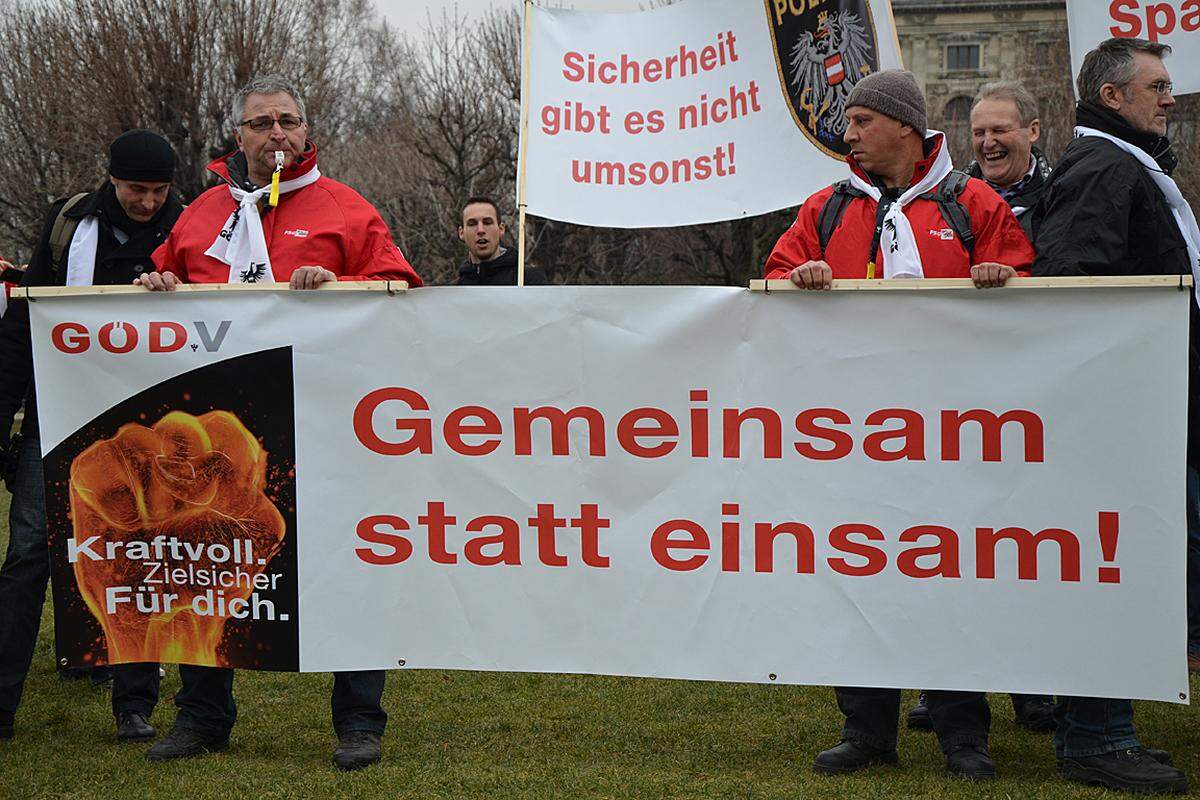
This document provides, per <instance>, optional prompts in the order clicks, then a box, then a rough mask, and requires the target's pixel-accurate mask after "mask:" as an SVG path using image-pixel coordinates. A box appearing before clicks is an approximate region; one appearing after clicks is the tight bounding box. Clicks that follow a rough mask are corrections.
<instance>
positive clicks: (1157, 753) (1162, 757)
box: [1142, 747, 1175, 767]
mask: <svg viewBox="0 0 1200 800" xmlns="http://www.w3.org/2000/svg"><path fill="white" fill-rule="evenodd" d="M1142 752H1143V753H1145V754H1146V755H1148V756H1150V757H1151V758H1153V759H1154V760H1155V761H1157V762H1158V763H1160V764H1166V765H1167V766H1168V767H1173V766H1175V761H1174V760H1173V759H1172V758H1171V754H1170V753H1168V752H1167V751H1166V750H1157V749H1155V748H1153V747H1143V748H1142Z"/></svg>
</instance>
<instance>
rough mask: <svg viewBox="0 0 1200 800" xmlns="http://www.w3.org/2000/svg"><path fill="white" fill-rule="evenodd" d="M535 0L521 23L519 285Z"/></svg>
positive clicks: (522, 277) (528, 3)
mask: <svg viewBox="0 0 1200 800" xmlns="http://www.w3.org/2000/svg"><path fill="white" fill-rule="evenodd" d="M532 9H533V0H525V20H524V22H523V23H522V25H521V145H520V149H521V153H520V159H519V160H520V162H521V168H520V171H519V173H518V175H517V286H524V285H525V160H526V154H527V152H528V146H529V16H530V12H531V10H532Z"/></svg>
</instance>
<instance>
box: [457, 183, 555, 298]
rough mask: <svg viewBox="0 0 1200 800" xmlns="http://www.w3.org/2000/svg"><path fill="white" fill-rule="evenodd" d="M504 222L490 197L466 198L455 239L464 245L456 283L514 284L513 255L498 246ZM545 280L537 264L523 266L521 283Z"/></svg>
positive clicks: (540, 283)
mask: <svg viewBox="0 0 1200 800" xmlns="http://www.w3.org/2000/svg"><path fill="white" fill-rule="evenodd" d="M503 236H504V223H503V222H501V221H500V210H499V209H498V208H497V207H496V202H495V201H494V200H492V199H491V198H490V197H482V196H477V197H469V198H467V202H466V204H464V205H463V210H462V224H461V225H459V226H458V238H459V239H462V241H463V244H465V245H466V246H467V257H466V258H465V259H464V260H463V262H462V263H461V264H459V266H458V285H459V286H516V285H517V254H516V253H515V252H513V251H512V250H509V249H508V248H506V247H501V246H500V239H501V238H503ZM547 283H549V281H548V280H546V274H545V273H544V272H542V270H541V269H540V268H538V267H530V266H528V265H526V267H525V285H526V286H541V285H544V284H547Z"/></svg>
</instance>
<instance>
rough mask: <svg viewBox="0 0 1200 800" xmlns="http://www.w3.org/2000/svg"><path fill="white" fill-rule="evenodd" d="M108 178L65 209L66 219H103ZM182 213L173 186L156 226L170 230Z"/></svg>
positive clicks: (163, 229) (181, 207)
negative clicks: (71, 206) (94, 217)
mask: <svg viewBox="0 0 1200 800" xmlns="http://www.w3.org/2000/svg"><path fill="white" fill-rule="evenodd" d="M109 185H110V184H109V183H108V180H107V179H105V182H104V183H102V184H100V188H98V189H96V190H95V191H94V192H89V193H88V195H87V197H85V198H83V199H82V200H80V201H79V202H78V203H76V204H75V206H74V207H73V208H70V209H68V210H67V213H66V214H65V216H66V218H67V219H83V218H84V217H93V216H98V217H101V218H102V219H103V217H104V214H103V213H102V210H103V205H104V193H105V192H107V191H108V187H109ZM182 213H183V203H181V202H180V200H179V195H178V193H177V192H176V191H175V187H173V186H172V187H171V190H170V191H169V192H167V200H166V202H165V203H163V207H162V209H161V210H160V211H159V213H158V214H157V217H158V219H157V223H156V226H157V227H158V228H159V229H160V230H162V231H164V232H167V231H170V230H171V228H173V227H174V226H175V220H177V219H179V215H180V214H182Z"/></svg>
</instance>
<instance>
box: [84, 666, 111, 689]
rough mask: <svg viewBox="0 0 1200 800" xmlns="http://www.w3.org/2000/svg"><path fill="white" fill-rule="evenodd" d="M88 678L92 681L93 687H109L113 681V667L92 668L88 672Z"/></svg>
mask: <svg viewBox="0 0 1200 800" xmlns="http://www.w3.org/2000/svg"><path fill="white" fill-rule="evenodd" d="M88 677H89V678H90V679H91V681H92V686H108V685H109V684H110V683H112V679H113V671H112V667H92V669H91V670H90V671H89V672H88Z"/></svg>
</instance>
